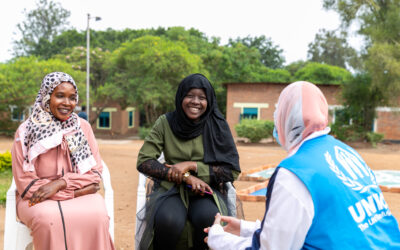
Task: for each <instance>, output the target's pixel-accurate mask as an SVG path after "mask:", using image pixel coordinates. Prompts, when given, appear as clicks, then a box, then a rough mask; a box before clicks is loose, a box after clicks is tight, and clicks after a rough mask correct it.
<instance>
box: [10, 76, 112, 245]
mask: <svg viewBox="0 0 400 250" xmlns="http://www.w3.org/2000/svg"><path fill="white" fill-rule="evenodd" d="M77 102H78V89H77V87H76V85H75V82H74V80H73V79H72V77H71V76H69V75H68V74H66V73H63V72H53V73H50V74H48V75H46V76H45V77H44V79H43V82H42V85H41V87H40V90H39V93H38V95H37V97H36V101H35V104H34V108H33V111H32V114H31V115H30V116H29V118H28V119H27V120H26V121H25V122H24V123H22V124H21V125H20V127H19V128H18V130H17V132H16V133H15V141H14V145H13V148H12V170H13V175H14V179H15V182H16V185H17V191H18V197H17V215H18V218H19V219H20V220H21V222H23V223H24V224H25V225H26V226H28V227H29V228H30V229H31V230H32V233H31V234H32V236H33V245H34V248H35V249H36V250H49V249H55V250H58V249H77V250H79V249H97V250H109V249H114V245H113V242H112V239H111V237H110V234H109V231H108V227H109V217H108V215H107V211H106V208H105V203H104V200H103V198H102V196H101V195H100V194H98V193H97V191H98V190H99V182H100V180H101V172H102V168H103V166H102V161H101V158H100V154H99V149H98V147H97V143H96V139H95V137H94V135H93V131H92V128H91V126H90V125H89V123H87V122H86V121H85V120H83V119H81V118H79V117H78V116H77V115H76V114H75V113H74V112H73V111H74V108H75V106H76V104H77Z"/></svg>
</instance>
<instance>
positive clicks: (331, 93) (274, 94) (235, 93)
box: [226, 83, 340, 137]
mask: <svg viewBox="0 0 400 250" xmlns="http://www.w3.org/2000/svg"><path fill="white" fill-rule="evenodd" d="M287 85H288V84H284V83H228V84H226V87H227V103H226V104H227V107H226V119H227V122H228V124H229V127H230V128H231V131H232V134H233V136H234V137H236V131H235V128H234V126H235V125H236V124H237V123H239V121H240V114H241V113H242V108H243V107H255V106H259V117H258V118H259V119H261V120H271V121H273V119H274V111H275V105H276V103H277V102H278V97H279V94H280V93H281V91H282V90H283V89H284V88H285V87H286V86H287ZM318 87H319V88H320V89H321V91H322V92H323V93H324V95H325V97H326V99H327V101H328V103H329V105H331V106H333V105H339V104H340V103H339V101H338V97H339V94H340V86H339V85H325V84H324V85H318Z"/></svg>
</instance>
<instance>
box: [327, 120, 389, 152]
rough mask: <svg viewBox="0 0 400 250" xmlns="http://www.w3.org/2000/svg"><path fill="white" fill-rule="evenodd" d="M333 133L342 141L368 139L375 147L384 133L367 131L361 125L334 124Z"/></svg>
mask: <svg viewBox="0 0 400 250" xmlns="http://www.w3.org/2000/svg"><path fill="white" fill-rule="evenodd" d="M331 129H332V134H333V135H334V136H335V137H336V138H337V139H339V140H341V141H347V142H355V141H368V142H370V143H371V145H372V146H373V147H376V145H377V143H378V142H381V141H382V140H383V137H384V135H383V134H379V133H374V132H366V131H365V130H364V129H363V128H362V127H361V126H356V125H354V124H352V125H340V124H338V123H335V124H332V126H331Z"/></svg>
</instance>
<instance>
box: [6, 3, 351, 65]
mask: <svg viewBox="0 0 400 250" xmlns="http://www.w3.org/2000/svg"><path fill="white" fill-rule="evenodd" d="M0 1H1V2H3V1H7V0H0ZM58 2H60V3H61V5H62V7H63V8H65V9H67V10H69V11H71V16H70V18H69V21H70V25H72V27H74V28H76V29H77V30H86V28H87V14H88V13H90V15H91V16H99V17H101V20H100V21H97V22H96V21H95V20H94V19H91V20H90V28H91V29H94V30H105V29H107V28H113V29H116V30H122V29H125V28H130V29H142V28H157V27H172V26H183V27H185V28H187V29H189V28H195V29H198V30H200V31H201V32H203V33H205V34H206V35H207V36H208V37H212V36H214V37H219V38H221V44H226V43H227V42H228V40H229V38H236V37H238V36H240V37H246V36H248V35H250V36H252V37H254V36H261V35H265V36H266V37H269V38H271V40H272V41H273V43H274V44H275V45H278V46H279V48H281V49H283V55H284V57H285V59H286V64H288V63H291V62H294V61H297V60H306V59H307V50H308V44H309V43H311V42H312V41H313V40H314V38H315V34H316V33H317V32H318V31H319V30H320V29H323V28H324V29H326V30H333V29H337V28H338V27H339V25H340V20H339V16H338V15H337V13H335V12H334V11H325V10H323V8H322V0H246V1H245V0H240V1H239V0H202V1H194V0H60V1H58ZM35 3H36V1H35V0H13V1H7V3H6V4H2V7H1V8H0V34H1V39H0V62H5V61H7V60H9V59H11V58H12V47H13V45H12V42H13V40H16V39H17V40H18V39H19V38H20V36H19V33H18V29H17V24H18V23H21V22H22V21H23V20H24V19H25V16H24V14H23V10H24V9H26V10H28V11H29V10H31V9H34V8H35V6H36V4H35ZM83 46H85V44H83ZM356 49H357V48H356Z"/></svg>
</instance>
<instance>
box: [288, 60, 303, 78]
mask: <svg viewBox="0 0 400 250" xmlns="http://www.w3.org/2000/svg"><path fill="white" fill-rule="evenodd" d="M308 63H309V62H308V61H307V62H305V61H302V60H299V61H295V62H292V63H291V64H289V65H287V66H285V69H286V70H287V71H289V73H290V75H292V76H294V74H296V72H297V71H299V70H300V69H302V68H304V66H306V65H307V64H308Z"/></svg>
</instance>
